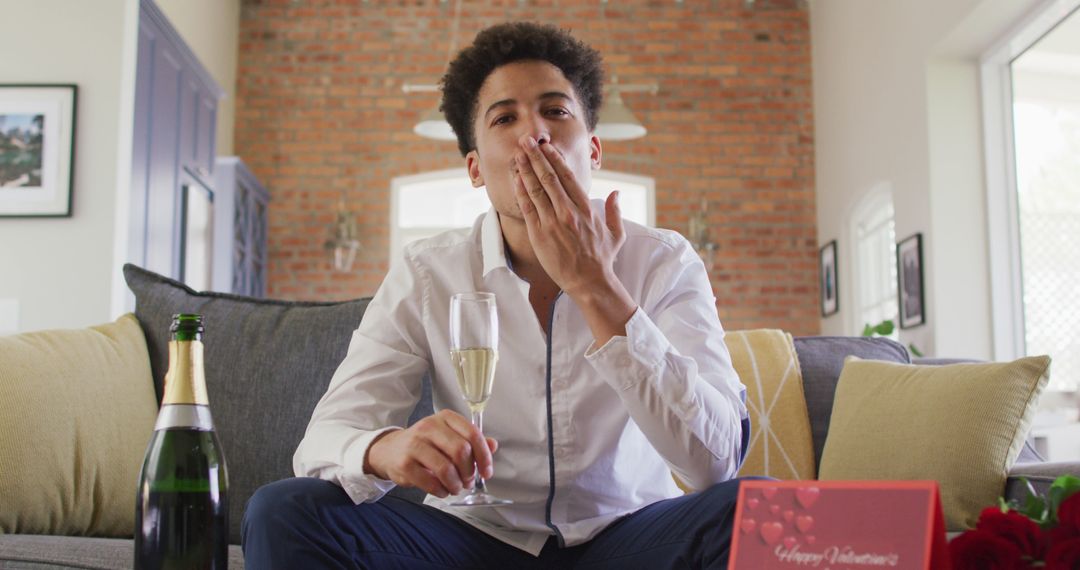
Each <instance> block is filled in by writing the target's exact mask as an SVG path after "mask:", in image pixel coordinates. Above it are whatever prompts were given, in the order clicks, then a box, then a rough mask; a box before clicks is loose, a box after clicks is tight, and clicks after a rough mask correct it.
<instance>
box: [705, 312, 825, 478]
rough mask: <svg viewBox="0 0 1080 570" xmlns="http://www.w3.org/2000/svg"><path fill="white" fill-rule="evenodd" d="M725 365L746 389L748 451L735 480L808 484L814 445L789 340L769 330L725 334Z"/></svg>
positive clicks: (799, 376) (783, 335) (792, 346)
mask: <svg viewBox="0 0 1080 570" xmlns="http://www.w3.org/2000/svg"><path fill="white" fill-rule="evenodd" d="M724 342H725V343H726V344H727V347H728V350H729V351H730V352H731V361H732V364H734V366H735V370H736V371H737V372H738V373H739V378H740V379H741V380H742V383H743V384H745V385H746V407H747V409H748V410H749V412H750V426H751V427H750V448H749V449H748V450H747V452H746V461H745V462H744V463H743V466H742V469H740V470H739V476H740V477H745V476H748V475H760V476H768V477H775V478H777V479H813V478H814V477H815V472H814V444H813V440H812V438H811V437H810V418H809V415H808V414H807V411H806V398H805V396H804V395H803V384H802V375H801V373H800V371H799V359H798V356H797V355H796V353H795V346H794V344H793V343H792V338H791V335H790V334H788V333H786V332H784V331H781V330H775V329H761V330H748V331H734V332H729V333H727V335H726V336H725V337H724Z"/></svg>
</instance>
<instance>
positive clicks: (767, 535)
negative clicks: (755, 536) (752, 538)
mask: <svg viewBox="0 0 1080 570" xmlns="http://www.w3.org/2000/svg"><path fill="white" fill-rule="evenodd" d="M783 534H784V525H782V524H780V523H778V522H767V523H762V525H761V540H763V541H765V544H768V545H773V544H776V542H777V541H778V540H780V537H781V536H782V535H783Z"/></svg>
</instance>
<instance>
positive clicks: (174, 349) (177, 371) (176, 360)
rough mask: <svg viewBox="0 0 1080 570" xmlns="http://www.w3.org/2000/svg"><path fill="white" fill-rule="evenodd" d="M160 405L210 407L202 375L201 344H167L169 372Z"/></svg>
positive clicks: (190, 342)
mask: <svg viewBox="0 0 1080 570" xmlns="http://www.w3.org/2000/svg"><path fill="white" fill-rule="evenodd" d="M161 404H162V405H165V404H195V405H200V406H208V405H210V399H209V398H207V396H206V377H205V376H204V375H203V344H202V342H201V341H197V340H174V341H170V342H169V371H168V372H167V373H165V395H164V396H163V397H162V398H161Z"/></svg>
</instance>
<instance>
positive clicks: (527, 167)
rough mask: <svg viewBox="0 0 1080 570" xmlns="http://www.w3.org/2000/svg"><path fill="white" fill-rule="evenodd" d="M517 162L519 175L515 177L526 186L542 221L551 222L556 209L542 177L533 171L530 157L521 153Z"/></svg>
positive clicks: (526, 192) (526, 191) (544, 222)
mask: <svg viewBox="0 0 1080 570" xmlns="http://www.w3.org/2000/svg"><path fill="white" fill-rule="evenodd" d="M516 163H517V175H516V176H515V178H517V179H518V180H520V181H521V185H522V186H523V187H524V188H525V195H526V196H528V197H529V201H531V202H532V204H533V206H534V207H535V208H536V213H537V215H538V216H539V217H540V223H541V224H548V223H550V222H551V220H552V217H553V216H554V215H555V209H554V206H552V204H551V198H550V197H548V191H547V190H545V189H544V185H543V183H541V182H540V178H538V177H537V175H536V173H535V172H533V168H532V163H531V162H529V159H528V157H526V156H525V155H523V154H519V155H517V159H516Z"/></svg>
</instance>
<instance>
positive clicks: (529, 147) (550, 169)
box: [519, 135, 573, 217]
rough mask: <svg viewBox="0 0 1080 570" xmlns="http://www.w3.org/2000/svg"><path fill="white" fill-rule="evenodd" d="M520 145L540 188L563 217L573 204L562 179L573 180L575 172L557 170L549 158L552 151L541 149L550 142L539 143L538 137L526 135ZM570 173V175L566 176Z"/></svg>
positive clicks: (557, 212)
mask: <svg viewBox="0 0 1080 570" xmlns="http://www.w3.org/2000/svg"><path fill="white" fill-rule="evenodd" d="M519 145H520V146H521V148H522V150H524V151H525V157H526V158H527V159H528V162H529V166H531V168H532V173H533V176H535V177H536V179H537V182H538V183H539V184H540V189H541V190H543V191H544V193H545V194H546V195H547V198H548V200H550V201H551V205H552V208H553V209H554V210H555V212H556V214H557V215H559V216H560V217H561V216H562V215H564V214H565V211H566V210H567V209H568V208H570V206H571V204H572V202H571V200H570V198H569V197H567V190H566V188H564V187H563V183H562V181H563V180H573V174H572V173H570V172H569V170H564V171H563V172H562V173H561V174H560V173H558V172H556V170H555V168H554V166H553V165H552V164H551V161H550V160H549V159H548V157H549V156H551V155H550V153H549V152H546V151H544V150H541V149H542V148H544V147H550V146H551V144H550V143H544V144H538V143H537V142H536V139H534V138H532V137H531V136H529V135H525V136H523V137H521V140H520V141H519ZM568 174H569V176H570V177H569V178H564V177H565V176H566V175H568Z"/></svg>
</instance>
